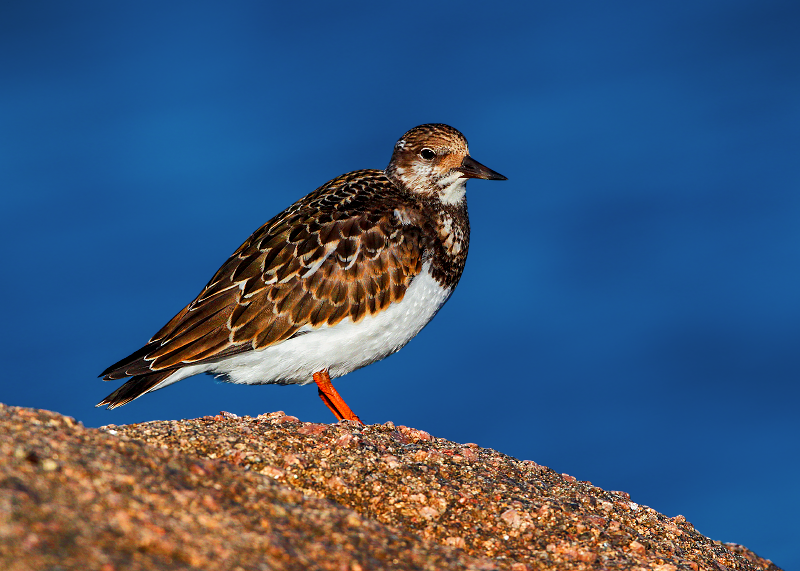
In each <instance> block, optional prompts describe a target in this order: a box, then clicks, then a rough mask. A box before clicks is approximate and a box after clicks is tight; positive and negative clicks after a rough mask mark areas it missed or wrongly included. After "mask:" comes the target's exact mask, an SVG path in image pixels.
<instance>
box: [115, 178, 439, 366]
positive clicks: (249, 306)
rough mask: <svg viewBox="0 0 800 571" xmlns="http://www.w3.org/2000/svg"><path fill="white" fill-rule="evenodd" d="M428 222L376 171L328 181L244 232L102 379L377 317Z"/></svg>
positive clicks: (411, 264)
mask: <svg viewBox="0 0 800 571" xmlns="http://www.w3.org/2000/svg"><path fill="white" fill-rule="evenodd" d="M365 181H366V183H365ZM398 209H399V210H401V211H402V213H401V214H402V216H399V215H397V214H396V213H397V212H398ZM429 225H430V222H428V221H427V220H424V219H422V218H421V215H420V214H419V210H418V209H417V208H416V204H415V203H414V201H413V199H412V198H411V197H408V196H404V195H402V194H399V191H398V190H397V189H396V188H395V187H394V186H393V185H392V184H391V182H389V180H388V179H386V177H385V175H384V174H383V173H382V172H380V171H356V172H354V173H350V174H348V175H344V176H342V177H339V178H338V179H334V180H333V181H331V182H329V183H328V184H327V185H325V186H323V187H321V188H320V189H318V190H317V191H315V192H314V193H312V194H310V195H309V196H307V197H306V198H305V199H303V200H301V201H300V202H298V203H296V204H294V205H292V206H291V207H290V208H288V209H287V210H286V211H284V212H283V213H281V214H279V215H278V216H276V217H275V218H273V219H272V220H270V221H269V222H267V223H266V224H265V225H264V226H262V227H261V228H259V229H258V230H257V231H256V232H255V233H253V235H252V236H251V237H250V238H248V239H247V241H245V243H244V244H242V246H241V247H240V248H239V249H238V250H237V251H236V252H235V253H234V254H233V255H232V256H231V257H230V258H229V259H228V260H227V261H226V262H225V263H224V264H223V265H222V267H221V268H220V269H219V270H218V271H217V273H216V274H215V275H214V277H213V278H212V279H211V281H210V282H209V283H208V285H206V287H205V288H204V289H203V291H202V292H201V293H200V295H198V296H197V298H196V299H195V300H194V301H193V302H192V303H190V304H189V305H187V306H186V307H185V308H184V309H183V310H181V312H179V313H178V314H177V315H176V316H175V317H174V318H173V319H171V320H170V321H169V322H168V323H167V324H166V325H165V326H164V327H163V328H161V330H159V332H158V333H156V335H155V336H153V338H152V339H151V341H150V343H148V344H147V345H146V346H145V347H143V348H142V349H140V350H139V351H137V352H136V353H133V354H132V355H130V356H129V357H128V358H126V359H123V360H122V361H120V362H118V363H116V364H115V365H113V366H112V367H110V368H109V369H107V370H106V371H104V372H103V375H104V378H106V379H117V378H123V377H125V376H130V375H146V374H148V373H153V372H155V371H165V370H170V369H177V368H180V367H182V366H185V365H188V364H196V363H204V362H213V361H215V360H218V359H220V358H224V357H226V356H228V355H231V354H236V353H241V352H243V351H250V350H261V349H265V348H267V347H269V346H270V345H274V344H276V343H280V342H282V341H285V340H286V339H288V338H290V337H291V336H292V335H295V334H296V333H297V332H298V330H300V329H301V328H303V327H311V328H316V327H323V326H326V325H327V326H332V325H335V324H337V323H339V322H341V321H342V320H343V319H345V318H350V319H352V320H353V321H360V320H362V319H364V317H366V316H367V315H374V314H376V313H378V312H380V311H383V310H385V309H386V308H387V307H388V306H389V304H390V303H392V302H397V301H399V300H401V299H402V298H403V296H404V295H405V292H406V289H407V288H408V286H409V284H410V283H411V280H412V279H413V278H414V277H415V276H416V275H417V274H418V273H419V272H420V271H421V268H422V262H423V259H424V258H425V257H426V256H427V255H430V252H429V249H428V248H427V243H428V242H427V241H426V239H425V238H424V236H430V235H432V234H431V232H432V231H431V230H430V227H429Z"/></svg>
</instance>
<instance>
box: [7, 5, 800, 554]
mask: <svg viewBox="0 0 800 571" xmlns="http://www.w3.org/2000/svg"><path fill="white" fill-rule="evenodd" d="M122 4H123V3H109V2H97V3H87V2H69V3H66V2H52V3H47V2H35V1H31V2H17V3H15V5H11V3H4V5H3V8H2V9H1V10H2V11H1V12H0V49H1V50H2V54H3V57H2V58H1V59H0V177H1V179H0V184H1V185H2V208H1V209H0V210H1V211H2V214H0V222H1V223H2V224H1V225H0V233H2V235H1V238H2V240H1V241H0V247H1V248H2V257H3V258H2V259H3V271H2V280H1V281H0V288H2V291H0V293H1V294H2V299H3V301H4V303H3V324H4V327H3V330H2V333H0V335H2V338H1V341H2V348H3V349H2V350H3V356H2V357H3V364H4V367H5V372H4V381H3V383H2V386H1V387H0V401H2V402H5V403H8V404H13V405H22V406H30V407H39V408H45V409H51V410H56V411H59V412H61V413H65V414H68V415H72V416H75V417H76V418H78V419H80V420H82V421H83V422H84V423H85V424H87V425H89V426H99V425H102V424H107V423H116V424H123V423H131V422H141V421H147V420H153V419H174V418H187V417H197V416H201V415H207V414H216V413H217V412H218V411H220V410H228V411H232V412H236V413H238V414H250V415H257V414H259V413H262V412H268V411H274V410H285V411H286V412H287V413H289V414H293V415H296V416H298V417H300V418H301V419H302V420H306V421H317V422H330V421H332V420H333V418H332V416H331V415H330V413H329V412H328V410H327V409H326V408H324V406H323V405H322V403H321V402H320V401H319V399H318V397H317V394H316V389H315V388H314V386H313V385H312V386H305V387H278V386H258V387H243V386H234V385H229V384H220V383H217V382H215V381H214V380H213V379H211V378H210V377H196V378H193V379H191V380H187V381H185V382H182V383H179V384H177V385H174V386H172V387H170V388H168V389H166V390H163V391H160V392H158V393H154V394H151V395H148V396H146V397H145V398H142V399H140V400H138V401H136V402H134V403H132V404H130V405H127V406H125V407H123V408H121V409H118V410H115V411H113V412H108V411H105V410H102V409H95V408H93V405H94V404H95V403H96V402H98V401H99V400H100V399H102V398H103V397H104V396H105V395H106V394H108V393H109V392H111V391H112V390H113V389H114V388H115V387H116V386H118V384H119V383H103V382H101V381H99V380H98V379H96V375H97V374H98V373H99V372H100V371H101V370H102V369H104V368H105V367H106V366H108V365H109V364H111V363H112V362H114V361H116V360H117V359H119V358H121V357H123V356H125V355H127V354H128V353H129V352H132V351H133V350H135V349H137V348H139V347H140V346H141V345H142V344H143V343H144V342H145V341H146V340H147V339H148V338H149V337H150V336H151V335H152V334H153V333H154V332H155V331H156V330H157V329H159V328H160V327H161V325H163V324H164V323H165V322H166V321H167V320H168V319H169V318H170V317H172V315H173V314H175V313H176V312H177V311H178V310H179V309H180V308H181V307H182V306H183V305H184V304H185V303H187V302H188V301H190V300H191V299H192V298H193V297H194V296H195V295H196V294H197V293H198V292H199V290H200V288H201V287H202V285H203V284H205V282H206V281H207V280H208V279H209V278H210V276H211V275H212V274H213V272H214V271H215V270H216V269H217V267H218V266H219V265H220V264H221V263H222V262H223V261H224V260H225V259H226V258H227V256H228V255H229V254H230V253H231V252H232V251H233V250H234V249H235V248H236V247H237V246H238V245H239V244H240V243H241V242H242V241H243V240H244V239H245V238H246V237H247V236H248V235H249V234H250V233H251V232H252V231H253V230H255V229H256V228H257V227H258V226H260V225H261V224H262V223H263V222H265V221H266V220H267V219H268V218H270V217H272V216H273V215H274V214H276V213H277V212H279V211H280V210H282V209H283V208H285V207H286V206H288V205H289V204H291V203H292V202H293V201H295V200H297V199H298V198H300V197H301V196H303V195H304V194H306V193H308V192H310V191H311V190H313V189H314V188H316V187H317V186H319V185H321V184H322V183H324V182H326V181H327V180H329V179H331V178H333V177H335V176H337V175H339V174H341V173H344V172H346V171H350V170H354V169H359V168H383V167H384V166H385V165H386V164H387V162H388V159H389V156H390V154H391V150H392V145H393V144H394V142H395V141H396V140H397V138H398V137H399V136H400V135H401V134H403V133H404V132H405V131H406V130H407V129H409V128H411V127H413V126H415V125H417V124H420V123H426V122H444V123H449V124H451V125H453V126H455V127H456V128H458V129H460V130H461V131H462V132H463V133H465V135H466V136H467V138H468V139H469V141H470V149H471V152H472V155H473V156H474V157H475V158H476V159H477V160H479V161H481V162H483V163H485V164H486V165H488V166H489V167H491V168H493V169H495V170H497V171H499V172H501V173H503V174H504V175H506V176H508V178H509V180H508V182H502V183H495V182H484V181H473V182H471V183H470V184H469V192H468V196H469V205H470V214H471V221H472V228H473V233H472V245H471V249H470V258H469V261H468V263H467V268H466V271H465V274H464V276H463V278H462V281H461V284H460V286H459V288H458V290H457V291H456V293H455V295H454V296H453V298H452V299H451V300H450V302H449V303H448V304H447V305H446V306H445V308H444V309H443V310H442V311H441V312H440V313H439V315H438V317H437V318H436V319H435V320H434V321H433V322H432V323H431V325H430V326H429V327H427V328H426V329H425V330H424V331H423V332H422V333H421V334H420V335H419V337H418V338H417V339H415V340H414V341H413V342H412V343H411V344H409V346H407V347H406V348H405V349H404V350H403V351H401V352H400V353H398V354H397V355H395V356H393V357H391V358H390V359H387V360H385V361H383V362H381V363H378V364H375V365H373V366H371V367H367V368H366V369H363V370H361V371H357V372H355V373H352V374H351V375H349V376H347V377H346V378H344V379H341V380H340V381H339V382H338V383H337V385H338V388H339V389H340V391H341V392H342V393H343V395H344V396H345V398H346V399H347V401H348V403H349V404H350V405H351V406H352V407H353V409H354V410H356V411H357V412H358V413H359V414H360V415H361V417H362V418H363V419H364V420H365V421H366V422H368V423H376V422H385V421H387V420H393V421H394V422H395V423H397V424H406V425H411V426H415V427H418V428H422V429H425V430H428V431H430V432H431V433H433V434H434V435H436V436H440V437H445V438H449V439H452V440H455V441H457V442H470V441H473V442H477V443H479V444H480V445H482V446H487V447H491V448H495V449H497V450H500V451H502V452H505V453H507V454H510V455H513V456H516V457H518V458H521V459H532V460H535V461H537V462H539V463H541V464H544V465H547V466H550V467H552V468H553V469H555V470H557V471H559V472H565V473H569V474H572V475H574V476H576V477H577V478H579V479H582V480H591V481H592V482H593V483H595V484H596V485H598V486H601V487H603V488H606V489H612V490H625V491H628V492H629V493H630V494H631V496H632V499H633V501H636V502H639V503H642V504H646V505H649V506H652V507H653V508H655V509H657V510H659V511H661V512H663V513H665V514H667V515H670V516H674V515H677V514H683V515H685V516H686V517H687V519H688V520H689V521H691V522H692V523H694V525H695V526H696V527H697V528H698V529H699V530H700V531H701V532H702V533H704V534H706V535H709V536H710V537H712V538H714V539H719V540H723V541H732V542H739V543H742V544H745V545H747V546H748V547H750V548H751V549H753V550H755V551H756V552H758V553H759V554H761V555H763V556H765V557H769V558H771V559H773V560H774V561H775V562H776V563H778V564H779V565H781V566H783V567H784V568H786V569H791V568H795V569H797V568H800V550H798V549H797V547H796V541H797V531H798V530H797V529H796V527H795V528H794V529H792V526H794V525H796V514H797V513H798V511H799V510H800V487H798V485H797V484H798V473H799V471H800V446H799V445H798V442H800V420H799V416H798V400H799V399H798V397H799V396H800V394H799V393H800V389H799V388H798V386H799V385H798V382H797V381H798V377H800V359H798V357H799V356H800V222H799V220H798V219H799V218H800V193H798V183H800V152H799V151H800V67H799V64H798V62H799V61H800V33H798V30H800V3H797V2H788V1H787V2H775V1H765V0H757V1H756V0H753V1H737V0H725V1H718V2H715V1H699V2H698V1H696V0H695V1H692V2H688V1H687V2H668V3H667V2H663V3H655V2H637V1H630V2H625V1H613V2H602V3H600V2H590V1H585V2H582V1H575V2H547V3H544V2H536V3H524V2H520V3H505V2H492V3H477V2H474V3H473V2H459V3H457V4H449V3H444V2H424V3H423V2H420V3H417V2H403V3H392V4H391V5H388V4H387V6H378V5H376V4H375V3H363V4H339V3H337V4H335V5H327V6H326V5H320V6H316V7H314V6H312V5H310V4H306V3H301V4H300V5H299V6H298V7H291V6H288V4H289V3H280V4H277V3H276V4H275V5H269V6H268V5H266V3H260V2H259V3H256V2H253V3H247V2H238V3H235V4H232V5H229V6H228V7H222V6H220V5H216V4H217V3H203V2H185V3H180V2H171V3H169V6H163V5H159V4H156V3H153V4H148V3H143V2H137V3H133V4H129V5H126V6H123V5H122Z"/></svg>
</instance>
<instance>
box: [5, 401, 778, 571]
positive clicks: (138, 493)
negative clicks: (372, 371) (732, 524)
mask: <svg viewBox="0 0 800 571" xmlns="http://www.w3.org/2000/svg"><path fill="white" fill-rule="evenodd" d="M0 568H2V569H7V570H9V571H18V570H19V571H28V570H39V569H42V570H44V569H65V570H66V569H99V570H102V571H113V570H116V569H125V570H138V569H204V570H206V569H225V570H236V569H257V570H261V569H263V570H281V569H336V570H347V571H359V570H369V569H430V570H440V569H441V570H444V569H465V570H466V569H475V570H491V569H498V570H500V569H510V570H513V571H525V570H534V569H559V570H560V569H654V570H658V571H678V570H692V571H698V570H701V569H703V570H706V569H707V570H713V571H724V570H727V569H730V570H734V569H735V570H765V571H773V570H778V567H777V566H775V565H774V564H773V563H772V562H770V561H769V560H765V559H762V558H761V557H759V556H757V555H755V554H754V553H752V552H751V551H749V550H747V549H746V548H744V547H742V546H739V545H733V544H723V543H720V542H718V541H713V540H711V539H709V538H707V537H705V536H703V535H702V534H701V533H699V532H698V531H696V530H695V529H694V528H693V527H692V525H691V523H689V522H688V521H686V519H685V518H683V517H682V516H676V517H673V518H670V517H667V516H665V515H663V514H660V513H658V512H656V511H655V510H652V509H651V508H648V507H647V506H642V505H637V504H636V503H634V502H631V500H630V497H629V496H628V495H627V494H625V493H624V492H610V491H605V490H602V489H600V488H597V487H596V486H593V485H592V484H591V483H589V482H582V481H577V480H576V479H575V478H573V477H571V476H568V475H565V474H557V473H555V472H554V471H552V470H550V469H549V468H546V467H544V466H539V465H538V464H536V463H534V462H531V461H520V460H517V459H515V458H511V457H509V456H505V455H503V454H500V453H499V452H496V451H494V450H489V449H484V448H480V447H478V446H477V445H475V444H457V443H454V442H450V441H447V440H443V439H440V438H435V437H433V436H431V435H430V434H428V433H426V432H423V431H421V430H416V429H413V428H408V427H404V426H394V425H393V424H391V423H387V424H385V425H374V426H366V427H363V426H356V425H355V424H352V423H348V422H341V423H339V424H332V425H327V424H313V423H304V422H300V421H299V420H298V419H297V418H294V417H292V416H287V415H285V414H284V413H282V412H275V413H269V414H263V415H260V416H258V417H256V418H251V417H243V418H239V417H236V415H232V414H228V413H221V414H220V415H217V416H215V417H204V418H199V419H194V420H182V421H157V422H149V423H143V424H137V425H128V426H113V425H109V426H107V427H103V428H101V429H90V428H85V427H84V426H82V425H81V424H80V423H78V422H76V421H75V420H73V419H71V418H69V417H65V416H62V415H59V414H56V413H52V412H47V411H42V410H33V409H24V408H17V407H10V406H5V405H0Z"/></svg>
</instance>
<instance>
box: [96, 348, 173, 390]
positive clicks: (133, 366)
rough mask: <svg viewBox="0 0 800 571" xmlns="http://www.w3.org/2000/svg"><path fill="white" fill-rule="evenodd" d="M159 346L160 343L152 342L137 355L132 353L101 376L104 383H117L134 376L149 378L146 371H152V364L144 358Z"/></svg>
mask: <svg viewBox="0 0 800 571" xmlns="http://www.w3.org/2000/svg"><path fill="white" fill-rule="evenodd" d="M158 346H159V343H158V342H153V341H151V342H150V343H148V344H147V345H145V346H144V347H142V348H141V349H139V350H138V351H136V352H135V353H131V354H130V355H128V356H127V357H125V358H124V359H122V360H121V361H117V362H116V363H114V364H113V365H111V366H110V367H109V368H108V369H106V370H105V371H103V372H102V373H100V375H99V376H100V377H103V380H104V381H116V380H117V379H124V378H125V377H130V376H132V375H140V376H147V375H148V374H149V373H147V372H146V371H149V370H150V363H149V362H148V361H145V360H144V358H145V356H147V354H148V353H150V352H152V351H154V350H155V348H156V347H158Z"/></svg>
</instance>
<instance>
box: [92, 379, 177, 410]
mask: <svg viewBox="0 0 800 571" xmlns="http://www.w3.org/2000/svg"><path fill="white" fill-rule="evenodd" d="M174 372H175V369H168V370H164V371H156V372H154V373H148V374H146V375H136V376H135V377H131V379H129V380H128V381H127V382H126V383H125V384H124V385H122V386H121V387H119V388H118V389H117V390H115V391H114V392H113V393H111V394H110V395H108V396H107V397H106V398H104V399H103V400H101V401H100V402H99V403H97V404H96V405H95V406H104V405H108V410H111V409H114V408H117V407H118V406H122V405H124V404H128V403H129V402H131V401H132V400H133V399H137V398H139V397H140V396H142V395H143V394H145V393H146V392H147V391H149V390H150V389H152V388H153V387H154V386H156V385H157V384H158V383H160V382H161V381H163V380H164V379H166V378H167V377H169V376H170V375H171V374H172V373H174Z"/></svg>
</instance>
